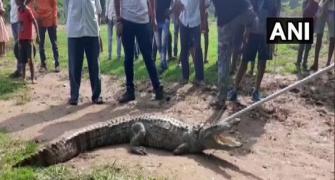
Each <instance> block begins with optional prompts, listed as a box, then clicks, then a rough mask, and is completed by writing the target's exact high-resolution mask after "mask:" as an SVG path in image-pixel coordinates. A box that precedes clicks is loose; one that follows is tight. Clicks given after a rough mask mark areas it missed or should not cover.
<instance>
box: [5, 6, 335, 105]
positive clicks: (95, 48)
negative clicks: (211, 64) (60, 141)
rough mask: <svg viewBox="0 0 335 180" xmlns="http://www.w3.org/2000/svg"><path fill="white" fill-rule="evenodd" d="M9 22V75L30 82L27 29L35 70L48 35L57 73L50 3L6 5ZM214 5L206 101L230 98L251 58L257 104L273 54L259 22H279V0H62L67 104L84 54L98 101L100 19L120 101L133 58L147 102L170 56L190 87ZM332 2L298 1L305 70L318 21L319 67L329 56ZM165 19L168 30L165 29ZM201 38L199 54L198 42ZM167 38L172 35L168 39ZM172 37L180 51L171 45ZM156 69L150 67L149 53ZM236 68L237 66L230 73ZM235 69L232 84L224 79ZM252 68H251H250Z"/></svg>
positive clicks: (54, 12) (200, 81) (198, 73)
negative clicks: (120, 85)
mask: <svg viewBox="0 0 335 180" xmlns="http://www.w3.org/2000/svg"><path fill="white" fill-rule="evenodd" d="M10 5H11V11H10V23H11V26H12V32H13V37H14V40H15V42H17V43H16V44H17V45H18V47H19V48H18V49H19V50H18V52H19V56H18V58H17V69H16V71H15V72H14V73H13V74H12V76H13V77H22V78H25V69H26V68H25V66H26V64H29V67H30V71H31V79H32V81H33V82H34V64H33V60H34V51H33V49H34V43H33V37H34V36H33V26H35V29H36V34H37V43H38V44H39V54H40V60H41V65H40V72H46V71H47V62H46V59H47V58H46V55H45V34H46V32H48V34H49V38H50V42H51V45H52V51H53V57H54V67H55V72H60V64H59V52H58V46H57V25H58V8H57V0H11V4H10ZM210 6H214V8H215V16H216V19H217V29H218V36H217V37H218V53H217V55H218V59H217V64H218V84H217V86H218V96H217V98H216V99H215V100H214V101H213V102H212V103H211V105H213V106H215V107H219V108H222V107H224V106H225V102H226V101H227V100H230V101H236V100H237V99H238V93H239V90H240V88H241V81H242V78H243V76H244V75H245V74H246V71H247V67H248V64H249V63H250V62H251V64H252V65H253V66H254V64H255V61H256V57H257V59H258V61H257V76H256V83H255V87H254V89H253V92H252V100H254V101H259V100H260V99H261V98H262V95H261V93H260V87H261V82H262V79H263V75H264V72H265V70H266V64H267V61H268V60H271V59H272V57H273V52H274V46H273V45H269V44H267V43H266V19H267V18H268V17H279V16H280V9H281V0H136V1H135V0H107V1H106V10H105V14H102V12H103V10H102V8H101V4H100V0H88V1H82V0H64V12H65V19H66V24H67V37H68V44H67V45H68V65H69V66H68V68H69V80H70V87H71V92H70V100H69V104H71V105H77V104H78V99H79V89H80V84H81V75H82V66H83V60H84V55H86V59H87V62H88V70H89V75H90V81H91V87H92V102H93V103H94V104H102V103H104V101H103V99H102V97H101V79H100V66H99V55H100V52H101V49H102V43H101V39H100V32H99V31H100V29H99V26H100V20H101V19H105V20H106V23H107V24H108V36H109V38H108V59H112V57H113V39H114V32H115V31H116V36H115V38H116V39H117V56H116V57H117V59H118V60H119V61H121V49H122V47H121V44H122V45H123V50H124V71H125V76H126V83H125V84H126V90H125V93H124V94H123V95H122V96H121V97H120V98H119V102H120V103H127V102H129V101H133V100H135V98H136V97H135V85H134V59H135V58H136V57H137V56H138V54H139V53H140V54H141V55H142V56H143V60H144V63H145V66H146V68H147V71H148V74H149V77H150V80H151V83H152V86H153V89H154V94H155V100H162V99H164V89H163V86H162V85H161V82H160V78H159V77H160V76H159V75H160V74H163V73H164V72H165V71H166V70H167V69H168V68H169V61H170V59H171V57H173V56H174V57H177V58H178V59H179V61H180V64H181V70H182V77H181V83H182V84H185V83H188V82H189V81H190V79H189V76H190V65H189V57H190V56H191V57H192V59H193V64H194V69H195V80H194V83H195V85H198V86H203V85H204V84H205V78H206V77H205V73H204V64H205V63H207V62H208V59H207V56H208V43H209V27H208V8H209V7H210ZM334 8H335V7H334V0H304V3H303V15H302V17H310V18H314V19H315V22H316V23H315V33H316V45H315V47H316V48H315V58H314V63H313V66H312V67H311V68H310V69H311V70H314V71H316V70H317V69H318V66H319V54H320V49H321V44H322V37H323V33H324V31H325V24H327V26H328V33H329V51H328V59H327V65H329V64H330V63H331V59H332V56H333V54H334V44H335V39H334V38H335V32H334V29H335V25H334V17H335V10H334ZM4 14H5V10H4V7H3V3H2V0H0V30H1V34H0V55H3V54H4V52H5V50H4V48H5V45H4V44H5V42H8V41H9V35H8V33H7V32H6V27H5V23H4V20H3V17H2V16H4ZM171 22H172V23H173V25H174V32H173V33H171V31H170V24H171ZM202 34H203V35H204V40H205V43H204V44H205V48H204V49H205V50H204V53H203V48H202V47H201V46H202V43H201V39H202V38H201V37H202ZM172 35H173V36H172ZM179 38H180V46H181V47H180V51H179V50H178V44H179V43H178V41H179ZM311 47H312V45H311V44H301V45H299V50H298V57H297V61H296V67H297V70H298V72H300V71H301V67H302V68H303V70H304V71H307V70H308V68H307V62H308V54H309V51H310V49H311ZM157 52H158V54H159V56H160V61H161V62H160V65H159V66H158V67H156V63H155V60H156V54H157ZM237 65H239V68H238V69H237V68H236V67H237ZM235 70H237V73H236V77H235V81H234V82H232V79H233V78H232V77H233V76H234V74H235ZM252 70H253V68H252Z"/></svg>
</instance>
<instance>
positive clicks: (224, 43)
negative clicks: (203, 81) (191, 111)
mask: <svg viewBox="0 0 335 180" xmlns="http://www.w3.org/2000/svg"><path fill="white" fill-rule="evenodd" d="M213 3H214V6H215V9H216V14H217V24H218V32H219V37H218V40H219V45H218V46H219V47H218V51H219V52H218V56H219V57H218V76H219V77H218V88H219V94H218V98H217V99H215V101H214V102H212V103H211V105H213V106H215V107H217V108H222V107H224V106H225V101H226V100H227V93H228V88H229V86H230V66H231V57H232V50H233V41H234V37H235V36H236V33H237V30H239V29H241V27H244V26H247V25H251V24H252V23H253V22H254V20H255V13H254V12H253V10H252V6H251V5H250V3H249V1H248V0H213ZM240 36H242V34H240Z"/></svg>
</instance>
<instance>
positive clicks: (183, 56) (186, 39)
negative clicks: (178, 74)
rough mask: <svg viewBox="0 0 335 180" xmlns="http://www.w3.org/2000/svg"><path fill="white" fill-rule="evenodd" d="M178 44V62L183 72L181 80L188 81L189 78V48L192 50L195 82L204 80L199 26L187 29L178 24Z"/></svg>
mask: <svg viewBox="0 0 335 180" xmlns="http://www.w3.org/2000/svg"><path fill="white" fill-rule="evenodd" d="M180 44H181V52H180V61H181V67H182V71H183V79H184V80H187V81H188V80H189V76H190V64H189V56H190V50H191V48H193V49H194V53H195V60H194V68H195V78H196V80H197V81H203V80H204V76H205V75H204V62H203V57H202V49H201V31H200V25H199V26H197V27H194V28H189V27H186V26H184V25H183V24H180Z"/></svg>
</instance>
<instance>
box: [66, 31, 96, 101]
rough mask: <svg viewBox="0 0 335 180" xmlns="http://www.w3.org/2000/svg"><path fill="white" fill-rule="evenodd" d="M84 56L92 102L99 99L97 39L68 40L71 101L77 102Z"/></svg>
mask: <svg viewBox="0 0 335 180" xmlns="http://www.w3.org/2000/svg"><path fill="white" fill-rule="evenodd" d="M84 54H86V58H87V64H88V72H89V75H90V81H91V88H92V94H93V95H92V101H93V100H96V99H98V98H99V97H100V94H101V78H100V67H99V54H100V47H99V37H80V38H68V56H69V77H70V87H71V100H73V101H78V98H79V88H80V82H81V74H82V69H83V60H84Z"/></svg>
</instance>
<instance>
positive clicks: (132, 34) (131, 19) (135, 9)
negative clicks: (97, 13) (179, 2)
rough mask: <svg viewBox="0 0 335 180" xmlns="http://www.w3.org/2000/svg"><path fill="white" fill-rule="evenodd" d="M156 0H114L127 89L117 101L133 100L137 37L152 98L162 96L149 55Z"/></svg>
mask: <svg viewBox="0 0 335 180" xmlns="http://www.w3.org/2000/svg"><path fill="white" fill-rule="evenodd" d="M155 7H156V5H155V0H136V1H134V0H115V12H116V18H117V31H118V35H119V36H122V42H123V47H124V52H125V62H124V69H125V73H126V93H125V94H124V95H123V96H122V97H121V98H120V99H119V102H120V103H126V102H129V101H133V100H135V87H134V82H133V81H134V45H135V43H134V42H135V38H136V39H137V42H138V45H139V47H140V50H141V53H142V55H143V59H144V62H145V65H146V67H147V70H148V73H149V76H150V79H151V82H152V85H153V88H154V92H155V99H156V100H162V99H163V87H162V86H161V85H160V81H159V78H158V74H157V69H156V65H155V63H154V61H153V59H152V27H151V25H150V20H151V24H152V26H153V28H155V29H157V22H156V18H155V17H156V15H155V14H156V13H155V9H156V8H155Z"/></svg>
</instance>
